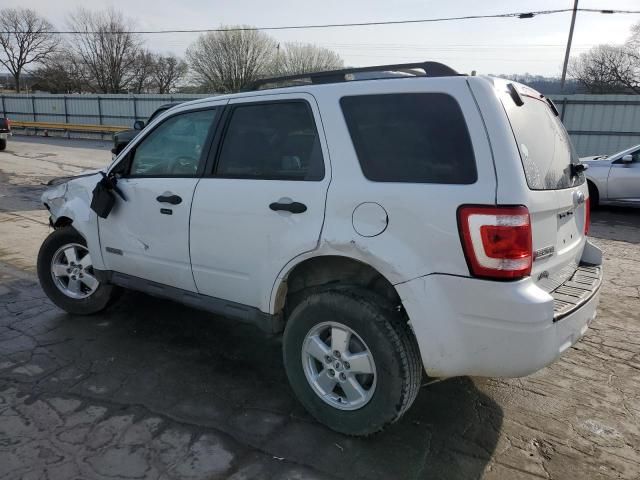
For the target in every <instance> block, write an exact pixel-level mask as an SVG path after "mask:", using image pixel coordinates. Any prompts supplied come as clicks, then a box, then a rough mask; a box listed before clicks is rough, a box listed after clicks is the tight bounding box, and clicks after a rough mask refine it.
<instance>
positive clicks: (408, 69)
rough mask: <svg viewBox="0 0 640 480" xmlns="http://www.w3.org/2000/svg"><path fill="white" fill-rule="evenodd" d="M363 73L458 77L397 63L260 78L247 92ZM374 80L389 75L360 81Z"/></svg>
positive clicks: (443, 69)
mask: <svg viewBox="0 0 640 480" xmlns="http://www.w3.org/2000/svg"><path fill="white" fill-rule="evenodd" d="M415 70H424V74H419V73H418V72H416V71H415ZM363 72H402V73H405V74H409V75H413V76H426V77H451V76H457V75H460V74H459V73H458V72H456V71H455V70H454V69H453V68H451V67H449V66H448V65H445V64H443V63H440V62H419V63H398V64H395V65H374V66H371V67H356V68H344V69H342V70H327V71H325V72H313V73H301V74H298V75H286V76H283V77H271V78H261V79H259V80H256V81H255V82H253V84H251V86H250V88H248V90H259V89H260V87H263V86H265V85H272V84H273V85H274V86H273V87H271V88H277V87H281V86H283V85H281V84H283V83H285V84H286V83H289V84H290V85H284V86H288V87H292V86H296V85H308V84H310V83H311V84H323V83H341V82H348V81H354V80H358V79H357V78H356V79H354V78H347V75H352V74H358V73H363ZM374 78H390V76H389V75H387V76H384V77H368V78H362V79H360V80H372V79H374Z"/></svg>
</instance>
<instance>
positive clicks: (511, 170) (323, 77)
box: [38, 62, 602, 435]
mask: <svg viewBox="0 0 640 480" xmlns="http://www.w3.org/2000/svg"><path fill="white" fill-rule="evenodd" d="M418 67H419V68H418ZM414 69H415V70H414ZM420 69H422V70H424V71H425V72H426V75H425V74H424V72H421V71H419V70H420ZM363 70H366V72H370V71H376V70H378V71H386V72H389V71H397V70H400V71H410V72H413V75H412V76H407V75H404V76H403V77H399V78H384V79H367V80H357V77H354V76H353V75H354V74H355V73H360V72H362V71H363ZM307 77H310V78H311V81H312V82H311V83H309V82H308V83H307V84H301V81H297V82H296V83H297V85H296V86H292V87H288V88H286V87H285V88H275V89H266V90H264V89H263V90H259V89H257V90H253V91H248V92H244V93H239V94H232V95H224V96H219V97H213V98H208V99H203V100H196V101H193V102H189V103H185V104H181V105H179V106H177V107H174V108H172V109H170V110H168V111H167V112H165V113H164V114H162V115H160V116H159V117H158V118H157V119H155V120H154V121H153V122H151V124H150V125H149V126H148V127H147V128H145V129H144V130H143V131H142V132H141V133H140V135H138V136H137V137H136V138H135V139H134V140H133V141H132V142H131V143H130V144H129V145H127V147H126V148H125V149H124V150H123V151H122V152H121V153H120V154H119V155H118V157H117V159H116V160H115V161H114V163H113V164H112V165H111V166H110V167H109V168H108V171H106V172H105V179H104V180H102V181H101V182H100V184H99V185H98V186H96V184H97V183H98V181H99V180H100V179H101V178H102V176H101V174H93V175H87V176H84V177H82V178H77V179H73V180H70V181H68V182H66V183H60V184H58V185H56V186H54V187H52V188H51V189H49V190H48V191H47V192H46V193H45V194H44V195H43V201H44V204H45V206H46V207H47V208H48V209H49V210H50V212H51V223H52V225H53V227H54V229H55V230H54V231H53V232H52V233H51V235H50V236H49V237H48V238H47V239H46V240H45V242H44V244H43V245H42V248H41V250H40V254H39V257H38V274H39V278H40V282H41V285H42V288H43V289H44V291H45V292H46V293H47V295H48V296H49V297H50V298H51V300H52V301H53V302H54V303H55V304H56V305H58V306H60V307H61V308H63V309H65V310H67V311H69V312H72V313H81V314H90V313H94V312H97V311H100V310H102V309H104V308H105V307H107V306H108V305H109V303H110V301H111V300H112V299H113V298H114V292H115V290H116V288H118V287H126V288H131V289H136V290H140V291H144V292H148V293H149V294H151V295H157V296H160V297H166V298H170V299H175V300H177V301H180V302H183V303H185V304H188V305H191V306H195V307H198V308H202V309H206V310H209V311H212V312H216V313H220V314H223V315H226V316H228V317H232V318H235V319H237V320H238V321H243V322H251V323H254V324H256V325H258V326H260V327H262V328H263V329H265V330H267V331H268V332H270V333H276V334H278V333H281V332H284V335H283V351H284V360H283V366H284V368H285V370H286V372H287V375H288V377H289V380H290V383H291V386H292V388H293V390H294V391H295V393H296V395H297V396H298V398H299V399H300V401H301V402H302V404H304V406H305V407H306V408H307V409H308V410H309V412H311V414H313V415H314V416H315V417H316V418H317V419H318V420H319V421H321V422H323V423H324V424H326V425H328V426H329V427H330V428H332V429H334V430H337V431H340V432H344V433H347V434H351V435H369V434H372V433H375V432H377V431H380V430H382V429H383V428H384V427H385V426H386V425H388V424H389V423H392V422H394V421H396V420H397V419H398V418H400V417H401V416H402V414H403V413H404V412H405V411H406V410H407V409H408V408H409V407H410V406H411V404H412V402H413V401H414V399H415V397H416V395H417V394H418V391H419V389H420V386H421V378H422V375H423V370H424V371H426V374H427V375H429V376H430V377H440V378H443V377H453V376H458V375H478V376H492V377H518V376H523V375H528V374H530V373H532V372H535V371H536V370H538V369H540V368H542V367H544V366H545V365H548V364H549V363H551V362H553V361H554V360H555V359H556V358H558V356H559V355H561V354H562V353H563V352H565V351H566V350H567V349H568V348H569V347H570V346H571V345H573V344H574V343H575V342H577V341H578V339H579V338H580V337H581V336H582V335H583V334H584V333H585V331H586V330H587V327H588V325H589V323H590V322H591V321H592V320H593V319H594V318H595V316H596V307H597V305H598V298H599V287H600V283H601V278H602V269H601V263H602V261H601V260H602V256H601V252H600V250H598V248H596V247H595V246H594V245H592V244H591V243H590V242H589V241H588V239H587V231H588V228H589V209H588V189H587V184H586V181H585V178H584V173H583V172H582V166H581V165H579V163H578V159H577V158H576V157H575V155H574V154H573V150H572V148H571V144H570V142H569V138H568V136H567V133H566V131H565V129H564V127H563V126H562V123H561V122H560V120H559V118H558V115H557V111H556V110H555V107H554V106H553V104H552V103H551V102H548V101H547V99H546V98H544V97H543V96H542V95H540V94H539V93H538V92H536V91H534V90H531V89H529V88H527V87H525V86H523V85H519V84H516V83H513V82H507V81H504V80H500V79H495V78H488V77H487V78H482V77H473V76H465V75H458V74H457V73H456V72H455V71H453V70H451V69H450V68H449V67H446V66H444V65H441V64H438V63H433V62H427V63H424V64H419V65H417V64H412V65H404V66H398V65H394V66H383V67H376V68H369V69H351V70H345V71H339V72H329V73H327V72H324V73H318V74H312V75H310V76H309V75H308V76H307ZM354 78H356V79H355V80H353V79H354ZM350 79H351V80H350ZM286 80H287V79H282V78H281V79H277V81H274V83H277V84H280V85H282V84H283V83H285V82H286ZM291 80H295V79H291ZM307 80H308V78H307ZM115 182H117V184H116V185H115V187H116V188H117V189H118V194H117V195H113V192H114V190H113V187H114V183H115ZM92 192H93V193H92ZM125 200H126V201H125ZM92 204H93V210H92V208H91V205H92ZM96 212H97V213H100V216H98V215H97V214H96Z"/></svg>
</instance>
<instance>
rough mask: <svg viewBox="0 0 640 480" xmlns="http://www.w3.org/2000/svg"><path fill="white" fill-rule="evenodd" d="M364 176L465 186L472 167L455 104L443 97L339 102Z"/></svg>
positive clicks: (388, 96) (470, 150)
mask: <svg viewBox="0 0 640 480" xmlns="http://www.w3.org/2000/svg"><path fill="white" fill-rule="evenodd" d="M340 105H341V106H342V112H343V114H344V118H345V120H346V122H347V127H348V128H349V133H350V134H351V139H352V141H353V146H354V148H355V150H356V154H357V156H358V160H359V161H360V166H361V168H362V172H363V173H364V176H365V177H366V178H368V179H369V180H373V181H375V182H407V183H448V184H469V183H474V182H475V181H476V180H477V172H476V163H475V157H474V154H473V147H472V145H471V138H470V137H469V132H468V130H467V125H466V122H465V120H464V116H463V114H462V111H461V110H460V106H459V105H458V102H456V100H455V99H454V98H453V97H451V96H450V95H447V94H444V93H398V94H395V93H394V94H385V95H359V96H350V97H343V98H342V99H341V100H340Z"/></svg>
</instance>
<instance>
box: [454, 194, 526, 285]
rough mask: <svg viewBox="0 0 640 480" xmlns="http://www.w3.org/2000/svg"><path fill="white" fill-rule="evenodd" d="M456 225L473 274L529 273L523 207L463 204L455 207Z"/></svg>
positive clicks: (514, 276) (493, 276)
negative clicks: (456, 213)
mask: <svg viewBox="0 0 640 480" xmlns="http://www.w3.org/2000/svg"><path fill="white" fill-rule="evenodd" d="M458 228H459V229H460V238H461V241H462V248H463V250H464V254H465V257H466V259H467V264H468V265H469V270H470V272H471V274H472V275H474V276H476V277H482V278H489V279H494V280H517V279H520V278H523V277H526V276H528V275H530V274H531V264H532V262H533V250H532V241H531V219H530V217H529V210H527V208H526V207H523V206H517V207H500V206H478V205H464V206H462V207H460V208H459V209H458Z"/></svg>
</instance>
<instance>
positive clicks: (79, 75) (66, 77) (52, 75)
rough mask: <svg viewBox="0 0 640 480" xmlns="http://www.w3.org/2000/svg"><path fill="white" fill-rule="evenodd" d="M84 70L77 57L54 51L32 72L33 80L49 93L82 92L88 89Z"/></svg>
mask: <svg viewBox="0 0 640 480" xmlns="http://www.w3.org/2000/svg"><path fill="white" fill-rule="evenodd" d="M85 78H86V72H84V71H83V65H82V64H81V63H80V62H78V61H77V58H75V57H73V56H72V55H69V54H68V53H56V54H53V55H50V56H48V57H47V58H46V59H44V60H43V61H42V66H41V67H39V68H38V69H36V70H35V71H34V72H33V82H34V84H36V85H38V87H39V88H40V89H42V90H46V91H48V92H51V93H82V92H84V91H87V90H88V86H87V84H86V81H85Z"/></svg>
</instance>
